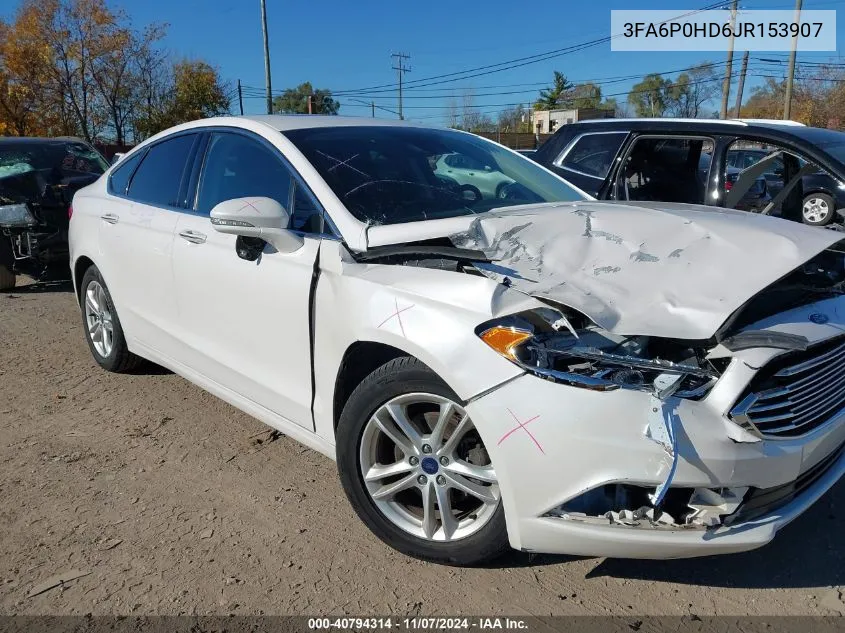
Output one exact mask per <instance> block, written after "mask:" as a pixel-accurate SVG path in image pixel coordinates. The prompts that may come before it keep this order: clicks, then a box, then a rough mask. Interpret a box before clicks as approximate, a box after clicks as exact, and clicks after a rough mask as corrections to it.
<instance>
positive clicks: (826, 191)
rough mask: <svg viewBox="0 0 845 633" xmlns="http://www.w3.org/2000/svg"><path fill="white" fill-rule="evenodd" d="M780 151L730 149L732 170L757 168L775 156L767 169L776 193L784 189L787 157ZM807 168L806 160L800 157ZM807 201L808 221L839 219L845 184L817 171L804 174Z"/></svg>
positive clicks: (844, 205) (768, 181) (771, 188)
mask: <svg viewBox="0 0 845 633" xmlns="http://www.w3.org/2000/svg"><path fill="white" fill-rule="evenodd" d="M779 154H780V152H779V151H778V150H776V149H775V150H773V151H772V150H767V149H758V148H742V149H731V150H728V169H730V168H735V169H736V170H737V171H742V170H745V169H748V168H750V167H753V166H754V165H756V164H757V163H759V162H760V161H761V160H764V159H766V158H769V157H771V160H770V162H769V165H768V168H767V169H766V171H764V172H763V176H764V177H765V179H766V184H767V186H768V188H769V191H770V192H771V194H772V195H777V194H778V193H780V191H781V190H782V189H783V186H784V182H783V170H784V165H783V159H782V158H781V157H780V156H779ZM799 163H801V165H802V167H803V161H800V160H799ZM801 184H802V187H803V190H804V191H803V193H804V202H803V205H802V209H801V212H802V213H803V215H804V222H806V223H807V224H817V225H825V224H829V223H831V222H832V221H833V220H834V219H836V214H835V213H834V211H835V210H836V209H845V187H843V186H842V183H841V182H839V181H837V180H836V178H834V177H833V176H831V175H830V174H828V173H826V172H824V171H821V170H816V171H812V172H811V173H808V174H806V175H805V176H802V177H801Z"/></svg>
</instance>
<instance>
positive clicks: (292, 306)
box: [173, 131, 323, 428]
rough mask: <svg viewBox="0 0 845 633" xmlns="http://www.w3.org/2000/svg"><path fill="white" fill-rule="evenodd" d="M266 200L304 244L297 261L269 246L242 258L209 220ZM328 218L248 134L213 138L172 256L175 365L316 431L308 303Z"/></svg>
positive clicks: (276, 157)
mask: <svg viewBox="0 0 845 633" xmlns="http://www.w3.org/2000/svg"><path fill="white" fill-rule="evenodd" d="M252 196H266V197H269V198H273V199H275V200H277V201H278V202H279V203H280V204H281V205H282V206H283V207H285V209H287V210H288V211H289V213H291V214H292V222H291V226H290V227H289V228H292V229H294V230H297V231H298V232H300V233H301V234H303V236H304V237H305V243H304V245H303V246H302V247H301V248H300V249H299V250H297V251H295V252H293V253H280V252H278V251H276V250H275V249H274V248H273V247H272V246H270V245H265V248H264V251H263V253H262V254H261V255H260V257H259V258H258V260H256V261H249V260H246V259H241V258H240V257H239V256H238V253H237V251H236V248H235V244H236V242H237V240H238V238H236V237H235V236H234V235H226V234H223V233H218V232H217V231H215V230H214V229H213V227H212V226H211V222H210V219H209V213H210V212H211V210H212V209H213V208H214V206H215V205H217V204H218V203H220V202H223V201H224V200H231V199H234V198H243V197H252ZM322 217H323V216H322V211H321V209H320V208H319V206H318V204H317V202H316V200H315V199H314V197H313V196H312V195H311V193H310V191H308V190H307V188H306V187H305V186H304V185H303V184H302V182H301V180H300V179H299V178H298V177H296V176H295V174H294V173H293V171H292V169H291V168H290V167H289V165H288V164H287V162H286V161H285V160H284V159H283V157H282V155H281V154H280V153H279V151H278V150H277V149H276V148H275V147H273V146H271V145H270V144H269V143H268V142H267V141H265V140H263V139H261V138H259V137H257V136H253V135H251V134H247V133H241V132H235V131H231V132H229V131H214V132H212V133H211V134H210V139H209V142H208V146H207V149H206V150H205V157H204V161H203V164H202V170H201V173H200V174H199V177H198V186H197V193H196V199H195V203H194V205H193V209H192V211H191V212H190V213H182V214H179V221H178V224H177V226H176V238H175V243H174V247H173V270H174V276H175V287H176V291H175V298H176V302H175V304H174V305H175V306H176V307H177V309H178V319H179V338H180V343H181V348H180V350H179V356H178V358H177V360H179V361H180V362H182V363H184V364H186V365H187V366H188V367H190V368H191V369H193V370H194V371H196V372H199V373H200V374H202V375H203V376H205V377H206V378H209V379H211V380H213V381H214V382H217V383H218V384H221V385H223V386H225V387H226V388H228V389H231V390H233V391H235V392H236V393H238V394H240V395H241V396H243V397H246V398H248V399H249V400H251V401H253V402H255V403H257V404H259V405H261V406H262V407H264V408H266V409H269V410H270V411H273V412H274V413H276V414H278V415H281V416H283V417H285V418H287V419H288V420H291V421H292V422H295V423H297V424H299V425H301V426H304V427H307V428H313V424H312V418H311V350H310V324H309V297H310V291H311V284H312V277H313V274H314V266H315V262H316V259H317V252H318V250H319V246H320V240H321V235H320V233H321V229H322V222H321V219H322Z"/></svg>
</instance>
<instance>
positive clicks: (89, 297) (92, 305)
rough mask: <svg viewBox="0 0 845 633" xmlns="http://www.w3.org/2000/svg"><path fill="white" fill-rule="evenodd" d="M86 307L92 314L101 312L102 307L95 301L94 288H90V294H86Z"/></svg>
mask: <svg viewBox="0 0 845 633" xmlns="http://www.w3.org/2000/svg"><path fill="white" fill-rule="evenodd" d="M85 306H86V307H87V308H88V309H89V310H90V311H91V312H99V311H100V306H98V305H97V302H96V300H95V299H94V289H93V288H89V289H88V292H86V293H85Z"/></svg>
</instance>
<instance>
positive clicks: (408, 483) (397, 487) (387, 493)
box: [372, 474, 417, 501]
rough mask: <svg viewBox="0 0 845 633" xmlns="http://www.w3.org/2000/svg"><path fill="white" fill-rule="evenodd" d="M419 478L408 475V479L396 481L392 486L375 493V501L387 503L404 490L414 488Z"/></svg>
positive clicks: (373, 494) (388, 485) (383, 487)
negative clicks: (386, 501)
mask: <svg viewBox="0 0 845 633" xmlns="http://www.w3.org/2000/svg"><path fill="white" fill-rule="evenodd" d="M416 481H417V478H416V475H413V474H411V475H408V476H407V477H403V478H402V479H400V480H399V481H394V482H393V483H392V484H387V485H386V486H382V487H381V488H379V489H378V490H376V491H375V492H374V493H372V497H373V499H375V500H376V501H385V500H387V499H390V498H392V497H394V496H395V495H396V493H398V492H402V491H403V490H407V489H408V488H412V487H413V486H414V484H415V483H416Z"/></svg>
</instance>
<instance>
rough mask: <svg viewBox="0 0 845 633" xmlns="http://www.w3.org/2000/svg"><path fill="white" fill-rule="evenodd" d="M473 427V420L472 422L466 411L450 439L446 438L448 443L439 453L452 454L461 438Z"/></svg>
mask: <svg viewBox="0 0 845 633" xmlns="http://www.w3.org/2000/svg"><path fill="white" fill-rule="evenodd" d="M471 427H472V422H470V419H469V414H467V413H464V417H462V418H461V421H460V422H458V426H457V427H455V430H454V431H452V434H451V435H450V436H449V439H448V440H446V444H445V445H444V446H443V448H441V449H440V450H439V451H438V453H439V454H441V455H450V454H451V453H452V452H453V451H454V450H455V448H456V447H457V446H458V442H459V441H460V439H461V438H462V437H463V436H464V434H465V433H466V432H467V431H468V430H469V429H470V428H471Z"/></svg>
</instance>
